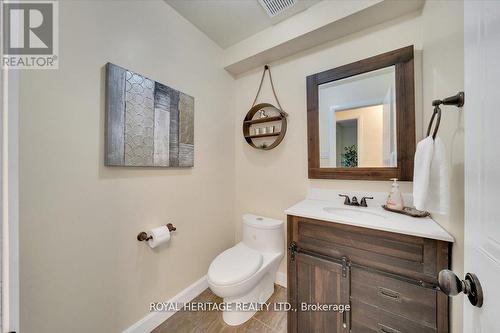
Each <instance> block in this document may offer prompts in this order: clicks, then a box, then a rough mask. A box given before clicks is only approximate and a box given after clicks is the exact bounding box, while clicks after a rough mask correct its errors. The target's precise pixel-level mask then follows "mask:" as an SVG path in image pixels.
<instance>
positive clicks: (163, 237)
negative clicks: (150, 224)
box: [148, 225, 170, 249]
mask: <svg viewBox="0 0 500 333" xmlns="http://www.w3.org/2000/svg"><path fill="white" fill-rule="evenodd" d="M148 235H149V236H152V237H153V238H152V239H150V240H148V243H149V246H150V247H151V248H152V249H154V248H155V247H157V246H159V245H161V244H165V243H168V241H169V240H170V230H168V228H167V226H165V225H163V226H161V227H158V228H154V229H151V230H149V231H148Z"/></svg>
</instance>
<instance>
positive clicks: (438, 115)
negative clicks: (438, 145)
mask: <svg viewBox="0 0 500 333" xmlns="http://www.w3.org/2000/svg"><path fill="white" fill-rule="evenodd" d="M436 115H437V119H436V125H435V127H434V132H433V133H432V139H433V140H435V139H436V135H437V133H438V131H439V124H440V123H441V108H440V107H439V105H436V106H434V113H433V114H432V117H431V121H430V122H429V126H428V127H427V136H429V134H430V133H431V128H432V124H433V123H434V118H436Z"/></svg>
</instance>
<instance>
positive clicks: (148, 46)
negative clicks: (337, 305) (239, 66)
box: [20, 1, 235, 333]
mask: <svg viewBox="0 0 500 333" xmlns="http://www.w3.org/2000/svg"><path fill="white" fill-rule="evenodd" d="M108 61H109V62H113V63H115V64H118V65H120V66H123V67H125V68H129V69H131V70H133V71H136V72H138V73H141V74H144V75H146V76H148V77H150V78H153V79H155V80H157V81H159V82H161V83H164V84H166V85H169V86H172V87H174V88H176V89H179V90H181V91H183V92H185V93H187V94H189V95H191V96H194V97H195V166H194V168H191V169H158V168H155V169H152V168H116V167H104V164H103V155H104V151H103V149H104V68H103V66H104V65H105V63H106V62H108ZM222 61H223V55H222V50H221V49H219V48H218V47H217V46H216V45H215V44H214V43H213V42H212V41H210V40H209V39H208V38H207V37H206V36H204V35H203V34H202V33H201V32H200V31H198V30H197V29H196V28H195V27H194V26H192V25H191V24H190V23H188V22H187V21H185V20H184V19H183V18H182V17H180V16H179V15H178V14H177V13H176V12H175V11H174V10H173V9H171V7H169V6H168V5H167V4H165V3H164V2H163V1H62V2H60V68H59V70H46V71H24V72H23V73H22V77H21V106H20V109H21V111H20V118H21V121H20V123H21V127H20V178H21V184H20V219H21V221H20V242H21V249H20V251H21V253H20V254H21V332H23V333H48V332H72V333H78V332H81V333H88V332H96V333H98V332H102V333H110V332H120V331H122V330H123V329H125V328H127V327H128V326H130V325H132V324H133V323H134V322H135V321H137V320H139V319H140V318H142V317H143V316H145V315H146V314H147V313H149V302H151V301H165V300H167V299H169V298H170V297H172V296H173V295H175V294H177V293H178V292H180V291H181V290H182V289H184V288H185V287H187V286H188V285H190V284H191V283H193V282H194V281H196V280H198V279H199V278H200V277H201V276H203V275H204V274H206V272H207V269H208V265H209V264H210V262H211V260H212V259H213V258H214V257H215V256H216V255H217V254H219V253H220V252H221V251H222V250H223V249H225V248H227V247H229V246H231V245H232V244H233V243H234V228H235V225H234V221H233V216H234V213H233V189H234V187H233V184H234V135H233V132H232V126H233V124H234V120H233V115H232V113H231V111H232V109H231V107H230V106H229V105H228V104H227V101H228V100H230V98H231V96H232V95H233V94H232V89H233V86H232V78H231V77H230V76H229V75H228V74H227V73H226V72H225V71H224V70H223V65H222ZM167 222H172V223H174V224H175V225H176V226H177V228H178V231H177V232H176V234H175V235H174V236H173V239H172V242H171V244H170V247H169V248H167V249H158V250H151V249H150V248H149V247H147V246H146V244H144V243H140V242H138V241H137V240H136V236H137V234H138V233H139V232H140V231H142V230H146V229H148V228H151V227H153V226H157V225H161V224H165V223H167Z"/></svg>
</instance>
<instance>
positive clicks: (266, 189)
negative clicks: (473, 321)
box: [234, 1, 464, 333]
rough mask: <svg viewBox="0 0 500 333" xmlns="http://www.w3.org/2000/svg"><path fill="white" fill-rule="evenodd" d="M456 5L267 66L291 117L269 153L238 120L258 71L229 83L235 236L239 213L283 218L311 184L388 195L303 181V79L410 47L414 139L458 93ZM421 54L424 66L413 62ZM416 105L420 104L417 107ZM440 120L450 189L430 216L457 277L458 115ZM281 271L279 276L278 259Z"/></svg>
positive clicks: (357, 185) (457, 327) (376, 185)
mask: <svg viewBox="0 0 500 333" xmlns="http://www.w3.org/2000/svg"><path fill="white" fill-rule="evenodd" d="M462 7H463V3H462V2H461V1H456V2H450V1H443V2H440V1H427V2H426V5H425V8H424V10H423V12H422V13H416V14H414V15H409V16H406V17H403V18H400V19H397V20H394V21H391V22H387V23H384V24H382V25H378V26H376V27H374V28H372V29H368V30H364V31H360V32H358V33H355V34H352V35H349V36H347V37H344V38H342V39H339V40H336V41H333V42H330V43H327V44H324V45H322V46H319V47H316V48H314V49H311V50H308V51H306V52H301V53H299V54H296V55H293V56H290V57H287V58H285V59H282V60H281V61H279V62H276V63H272V64H271V69H272V72H273V78H274V80H275V86H276V89H277V93H278V96H279V97H280V101H281V104H282V105H283V107H284V109H285V111H287V112H288V113H289V114H290V117H289V126H288V130H287V135H286V137H285V139H284V141H283V142H282V143H281V145H279V146H278V147H277V148H275V149H273V150H271V151H259V150H255V149H253V148H251V147H250V146H248V144H247V143H246V142H245V141H244V140H243V138H242V134H241V121H242V119H243V118H244V116H245V114H246V112H247V111H248V108H249V107H250V105H251V103H252V100H253V97H254V94H255V89H256V87H257V85H258V83H259V78H260V75H261V71H262V69H261V68H257V69H255V70H252V71H250V72H247V73H245V74H242V75H240V76H239V77H238V78H237V79H236V101H235V110H236V117H235V123H234V128H235V142H236V146H235V158H236V173H235V181H236V191H235V193H236V206H235V221H236V224H237V229H236V230H237V238H240V237H241V215H242V214H243V213H245V212H252V213H257V214H262V215H267V216H270V217H274V218H280V219H285V218H286V216H285V215H284V213H283V211H284V209H286V208H287V207H289V206H291V205H293V204H295V203H296V202H298V201H300V200H302V199H303V198H304V197H305V195H306V192H307V189H308V188H309V187H310V186H312V187H323V188H334V189H344V190H359V191H382V192H388V191H389V189H390V182H382V181H340V180H308V177H307V133H306V125H307V120H306V76H308V75H311V74H314V73H317V72H320V71H324V70H327V69H330V68H334V67H338V66H341V65H344V64H348V63H351V62H353V61H357V60H361V59H364V58H367V57H370V56H374V55H377V54H380V53H384V52H387V51H391V50H394V49H397V48H400V47H404V46H407V45H412V44H413V45H414V46H415V49H416V57H417V58H416V64H417V65H416V76H417V82H416V89H417V94H416V96H417V100H416V106H417V107H416V113H417V114H416V118H417V137H418V139H421V136H422V132H423V130H422V128H423V127H424V126H427V121H428V120H429V118H430V115H431V113H432V107H430V105H431V100H432V99H434V98H443V97H445V96H448V95H452V94H455V93H456V92H457V91H459V90H461V89H463V40H462V39H463V22H462V19H461V17H463V9H462ZM422 54H423V61H422V63H421V64H420V62H421V61H420V59H421V55H422ZM420 66H422V67H420ZM422 75H423V81H422V77H421V76H422ZM422 82H423V87H424V88H423V98H422ZM267 84H268V83H267ZM262 91H263V92H264V93H265V94H263V95H262V98H261V101H272V95H271V94H270V88H269V86H265V87H264V88H263V90H262ZM266 94H267V95H266ZM422 103H423V104H422ZM422 105H423V106H425V108H424V109H423V110H422ZM422 117H424V121H423V122H422ZM443 117H444V119H443V121H442V126H441V130H440V136H441V137H442V138H443V140H444V142H445V144H446V148H447V150H448V153H449V158H450V163H451V170H452V173H451V183H452V184H453V185H452V190H451V192H452V198H451V214H450V216H436V219H437V221H438V222H439V223H440V224H441V225H443V226H444V227H445V228H446V229H447V230H448V231H449V232H450V233H451V234H452V235H453V236H454V237H455V238H456V240H457V243H456V244H455V246H454V249H453V264H452V266H453V267H452V268H453V269H455V270H456V271H457V272H460V271H461V269H462V266H463V250H462V248H463V191H464V190H463V138H462V136H461V130H460V127H461V125H460V116H459V113H457V112H456V111H455V110H451V111H448V110H444V111H443ZM402 190H403V191H405V192H410V191H411V183H403V184H402ZM280 270H281V271H282V272H285V271H286V263H285V261H283V262H282V264H281V267H280ZM460 313H461V301H460V300H458V301H455V300H454V301H453V313H452V332H454V333H460V332H461V331H462V329H461V315H460Z"/></svg>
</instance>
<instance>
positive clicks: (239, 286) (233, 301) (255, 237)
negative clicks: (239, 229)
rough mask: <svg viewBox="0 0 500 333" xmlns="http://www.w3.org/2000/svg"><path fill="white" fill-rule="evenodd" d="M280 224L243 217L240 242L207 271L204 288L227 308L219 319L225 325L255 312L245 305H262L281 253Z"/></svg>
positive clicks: (271, 284) (217, 259) (270, 286)
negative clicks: (222, 320) (220, 299)
mask: <svg viewBox="0 0 500 333" xmlns="http://www.w3.org/2000/svg"><path fill="white" fill-rule="evenodd" d="M284 241H285V240H284V230H283V221H281V220H275V219H271V218H267V217H262V216H257V215H252V214H245V215H243V240H242V241H241V242H239V243H238V244H236V245H235V246H233V247H232V248H230V249H227V250H225V251H224V252H222V253H221V254H219V255H218V256H217V257H216V258H215V259H214V260H213V261H212V263H211V264H210V267H209V268H208V275H207V280H208V285H209V287H210V289H211V290H212V292H213V293H214V294H216V295H217V296H219V297H222V298H223V299H224V303H226V305H229V306H227V307H226V309H224V311H223V313H222V318H223V319H224V322H225V323H226V324H228V325H231V326H235V325H240V324H243V323H244V322H245V321H247V320H248V319H250V318H251V317H252V316H253V315H254V314H255V313H256V311H255V310H253V309H248V308H246V309H244V311H242V308H241V306H239V305H245V304H250V303H253V304H257V303H264V302H266V301H267V300H268V299H269V297H271V295H272V294H273V292H274V281H275V278H276V272H277V271H278V267H279V264H280V262H281V259H282V258H283V253H284Z"/></svg>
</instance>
